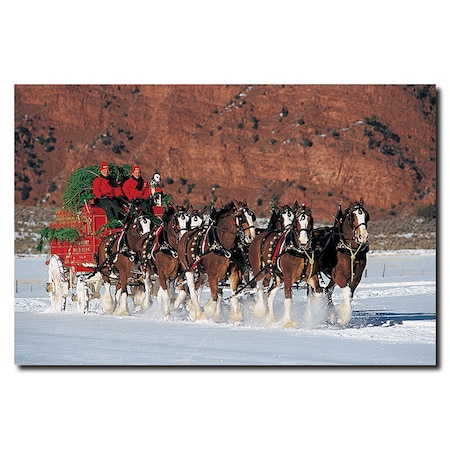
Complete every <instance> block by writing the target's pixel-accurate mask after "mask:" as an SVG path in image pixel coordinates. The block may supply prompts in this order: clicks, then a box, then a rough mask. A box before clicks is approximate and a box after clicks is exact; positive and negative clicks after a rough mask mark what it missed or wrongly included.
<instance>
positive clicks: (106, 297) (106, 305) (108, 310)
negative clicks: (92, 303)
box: [101, 281, 117, 314]
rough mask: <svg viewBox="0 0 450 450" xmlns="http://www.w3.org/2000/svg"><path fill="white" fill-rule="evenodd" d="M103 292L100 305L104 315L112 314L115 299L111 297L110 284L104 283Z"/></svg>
mask: <svg viewBox="0 0 450 450" xmlns="http://www.w3.org/2000/svg"><path fill="white" fill-rule="evenodd" d="M104 286H105V292H104V294H103V296H102V299H101V303H102V308H103V312H104V313H105V314H112V313H113V312H114V310H115V309H116V307H117V302H116V300H115V298H113V296H112V295H111V283H108V282H107V281H105V282H104Z"/></svg>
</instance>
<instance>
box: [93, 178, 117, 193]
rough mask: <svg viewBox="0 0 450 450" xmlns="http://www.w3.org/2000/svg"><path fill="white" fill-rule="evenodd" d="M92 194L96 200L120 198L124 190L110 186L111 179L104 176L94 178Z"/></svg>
mask: <svg viewBox="0 0 450 450" xmlns="http://www.w3.org/2000/svg"><path fill="white" fill-rule="evenodd" d="M92 193H93V194H94V198H102V197H106V198H113V197H120V196H121V195H122V190H121V189H120V187H114V186H111V185H110V184H109V179H108V178H105V177H103V176H101V175H100V176H98V177H97V178H94V181H93V182H92Z"/></svg>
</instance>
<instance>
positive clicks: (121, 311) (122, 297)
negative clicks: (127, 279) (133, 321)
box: [114, 288, 130, 316]
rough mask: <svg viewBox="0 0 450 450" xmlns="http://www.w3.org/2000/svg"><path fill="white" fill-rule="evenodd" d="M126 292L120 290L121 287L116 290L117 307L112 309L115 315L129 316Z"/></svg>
mask: <svg viewBox="0 0 450 450" xmlns="http://www.w3.org/2000/svg"><path fill="white" fill-rule="evenodd" d="M127 299H128V293H127V291H126V289H125V291H123V292H122V288H120V289H119V290H118V291H117V292H116V300H117V302H118V305H117V308H116V309H115V310H114V315H115V316H129V315H130V310H129V309H128V302H127Z"/></svg>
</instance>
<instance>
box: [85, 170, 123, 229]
mask: <svg viewBox="0 0 450 450" xmlns="http://www.w3.org/2000/svg"><path fill="white" fill-rule="evenodd" d="M92 193H93V194H94V202H95V204H96V205H98V206H99V207H100V208H103V209H104V210H105V212H106V217H107V218H108V221H111V220H112V219H120V218H121V212H122V211H123V210H122V208H121V206H120V202H119V197H121V196H122V189H121V188H120V186H117V185H116V181H115V180H113V179H112V178H111V177H110V176H109V166H108V163H107V162H105V161H103V162H102V163H101V164H100V175H99V176H98V177H97V178H94V181H93V182H92Z"/></svg>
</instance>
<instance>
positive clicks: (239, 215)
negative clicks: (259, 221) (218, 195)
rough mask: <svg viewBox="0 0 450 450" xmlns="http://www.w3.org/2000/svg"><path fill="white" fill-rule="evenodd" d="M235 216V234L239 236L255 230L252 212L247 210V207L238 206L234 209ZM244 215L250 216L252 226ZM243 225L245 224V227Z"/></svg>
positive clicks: (254, 219) (254, 218)
mask: <svg viewBox="0 0 450 450" xmlns="http://www.w3.org/2000/svg"><path fill="white" fill-rule="evenodd" d="M235 215H236V228H237V234H238V235H239V236H240V235H241V234H244V235H245V234H246V231H248V230H251V229H252V228H253V229H255V222H256V216H255V214H254V212H253V211H252V210H251V209H250V208H248V207H247V206H240V207H239V208H237V209H236V212H235ZM246 215H248V216H250V217H251V219H252V221H253V224H252V225H250V224H249V221H248V218H247V217H246ZM244 223H246V224H247V226H246V227H244V225H243V224H244Z"/></svg>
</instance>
